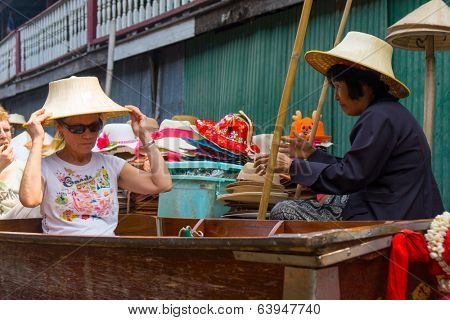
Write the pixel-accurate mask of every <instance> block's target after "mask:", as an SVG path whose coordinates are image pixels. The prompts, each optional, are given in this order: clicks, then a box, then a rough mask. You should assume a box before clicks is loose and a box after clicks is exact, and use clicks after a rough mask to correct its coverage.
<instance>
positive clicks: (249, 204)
mask: <svg viewBox="0 0 450 320" xmlns="http://www.w3.org/2000/svg"><path fill="white" fill-rule="evenodd" d="M282 181H283V182H285V181H286V177H284V176H282V175H280V174H275V175H274V179H273V183H272V189H271V192H270V197H269V209H271V208H272V207H273V206H274V205H275V204H276V203H278V202H280V201H283V200H286V199H288V196H289V195H288V194H287V193H286V190H285V188H284V187H283V185H282V184H281V182H282ZM263 186H264V177H263V176H260V175H258V174H256V170H255V168H254V167H253V163H247V164H246V165H245V166H244V167H243V168H242V170H241V171H240V172H239V175H238V177H237V181H236V182H234V183H230V184H228V185H227V187H226V191H227V192H228V193H226V194H222V195H219V196H218V197H217V200H220V201H223V202H224V203H225V205H226V206H228V207H230V210H229V211H228V212H227V213H226V214H225V215H224V218H256V215H257V214H256V212H257V211H258V207H259V203H260V201H261V196H262V190H263Z"/></svg>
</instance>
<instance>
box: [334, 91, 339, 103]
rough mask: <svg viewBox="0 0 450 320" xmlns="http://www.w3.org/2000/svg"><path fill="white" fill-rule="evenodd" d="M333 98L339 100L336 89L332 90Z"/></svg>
mask: <svg viewBox="0 0 450 320" xmlns="http://www.w3.org/2000/svg"><path fill="white" fill-rule="evenodd" d="M334 100H336V101H339V94H338V91H337V90H335V91H334Z"/></svg>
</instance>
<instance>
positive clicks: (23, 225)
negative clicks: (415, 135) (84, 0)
mask: <svg viewBox="0 0 450 320" xmlns="http://www.w3.org/2000/svg"><path fill="white" fill-rule="evenodd" d="M41 222H42V221H41V219H23V220H0V233H5V232H8V233H10V232H14V233H33V234H36V233H37V234H39V233H42V227H41ZM429 224H430V220H412V221H328V222H320V221H276V220H249V219H189V218H161V217H156V216H150V215H139V214H123V215H119V224H118V226H117V229H116V230H115V234H116V236H119V237H120V236H122V237H124V236H126V237H130V236H131V237H133V236H138V237H202V238H267V237H314V236H318V235H322V236H323V235H334V236H338V235H339V234H343V235H345V234H347V235H356V234H359V235H364V234H366V235H367V236H368V237H369V236H371V237H373V236H377V235H386V234H393V233H396V232H399V231H400V230H401V229H403V228H410V229H414V230H425V229H426V228H427V227H428V226H429ZM183 231H185V232H183Z"/></svg>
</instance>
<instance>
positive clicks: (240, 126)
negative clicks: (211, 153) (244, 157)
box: [195, 114, 259, 153]
mask: <svg viewBox="0 0 450 320" xmlns="http://www.w3.org/2000/svg"><path fill="white" fill-rule="evenodd" d="M195 126H196V127H197V130H198V132H199V133H200V134H201V135H202V136H203V137H205V138H206V139H208V140H210V141H212V142H214V143H215V144H217V145H218V146H219V147H221V148H224V149H227V150H229V151H231V152H234V153H246V152H248V151H250V152H255V153H259V148H258V146H257V145H255V144H253V143H251V137H250V141H247V139H248V132H249V130H250V129H251V128H250V126H253V124H252V123H250V124H249V123H247V121H246V120H245V119H244V118H243V117H241V115H239V114H228V115H226V116H225V117H224V118H222V119H221V120H220V121H219V122H217V123H215V122H214V121H210V120H197V121H195ZM249 144H250V145H249Z"/></svg>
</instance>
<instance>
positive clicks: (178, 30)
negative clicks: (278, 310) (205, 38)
mask: <svg viewBox="0 0 450 320" xmlns="http://www.w3.org/2000/svg"><path fill="white" fill-rule="evenodd" d="M194 36H195V19H194V18H191V19H188V20H185V21H182V22H179V23H176V24H173V25H170V26H168V27H167V28H164V29H160V30H156V31H153V32H150V33H147V34H145V35H141V36H138V37H136V38H134V39H132V40H128V41H124V42H121V43H118V44H117V46H116V50H115V53H114V61H118V60H122V59H125V58H128V57H132V56H135V55H138V54H141V53H144V52H147V51H151V50H154V49H157V48H161V47H164V46H167V45H169V44H174V43H176V42H179V41H182V40H186V39H189V38H192V37H194Z"/></svg>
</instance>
